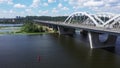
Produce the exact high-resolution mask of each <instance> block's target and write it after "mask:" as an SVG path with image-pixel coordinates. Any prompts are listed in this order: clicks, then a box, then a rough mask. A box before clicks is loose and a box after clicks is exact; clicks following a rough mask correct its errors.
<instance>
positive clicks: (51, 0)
mask: <svg viewBox="0 0 120 68" xmlns="http://www.w3.org/2000/svg"><path fill="white" fill-rule="evenodd" d="M53 2H56V0H48V3H53Z"/></svg>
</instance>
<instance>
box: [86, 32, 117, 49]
mask: <svg viewBox="0 0 120 68" xmlns="http://www.w3.org/2000/svg"><path fill="white" fill-rule="evenodd" d="M88 37H89V38H88V39H89V44H90V48H104V47H112V46H114V45H115V43H116V40H117V36H114V35H109V36H108V39H107V40H106V41H105V42H103V43H102V42H100V40H99V33H95V32H88Z"/></svg>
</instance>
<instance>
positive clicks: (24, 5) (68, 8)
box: [0, 0, 120, 18]
mask: <svg viewBox="0 0 120 68" xmlns="http://www.w3.org/2000/svg"><path fill="white" fill-rule="evenodd" d="M119 9H120V1H119V0H107V1H106V0H62V1H61V0H0V13H1V14H0V18H15V17H16V16H22V17H25V16H66V15H69V14H71V13H73V12H79V11H80V12H88V13H92V14H94V13H99V12H109V13H115V14H119V13H120V12H119Z"/></svg>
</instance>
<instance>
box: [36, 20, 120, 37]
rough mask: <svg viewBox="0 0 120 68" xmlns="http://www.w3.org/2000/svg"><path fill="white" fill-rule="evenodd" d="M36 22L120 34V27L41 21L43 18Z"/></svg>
mask: <svg viewBox="0 0 120 68" xmlns="http://www.w3.org/2000/svg"><path fill="white" fill-rule="evenodd" d="M34 22H36V23H37V24H49V25H57V26H64V27H69V28H75V29H84V30H87V31H92V32H98V33H109V34H112V35H120V29H115V28H104V27H96V26H89V25H81V24H66V23H63V22H53V21H41V20H34Z"/></svg>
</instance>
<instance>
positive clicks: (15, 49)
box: [0, 34, 120, 68]
mask: <svg viewBox="0 0 120 68" xmlns="http://www.w3.org/2000/svg"><path fill="white" fill-rule="evenodd" d="M119 42H120V39H119V38H118V41H117V43H116V47H115V48H107V49H92V50H91V49H89V46H88V40H87V38H85V37H82V36H81V35H76V36H65V35H58V34H44V35H42V34H35V35H3V36H0V68H120V43H119Z"/></svg>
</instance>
